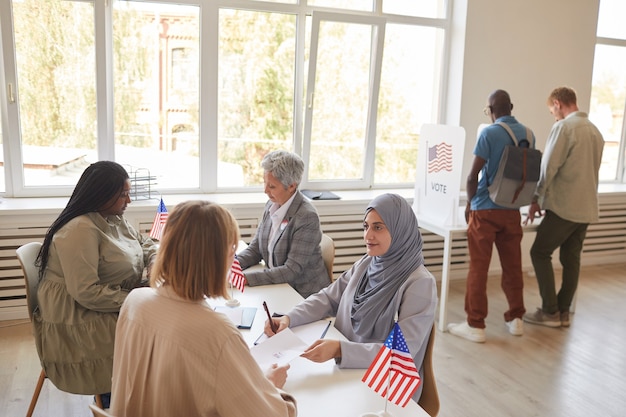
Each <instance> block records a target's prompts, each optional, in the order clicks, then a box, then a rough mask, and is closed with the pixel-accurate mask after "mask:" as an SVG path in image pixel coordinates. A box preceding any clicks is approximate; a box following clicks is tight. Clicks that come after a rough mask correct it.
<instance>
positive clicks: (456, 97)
mask: <svg viewBox="0 0 626 417" xmlns="http://www.w3.org/2000/svg"><path fill="white" fill-rule="evenodd" d="M454 7H455V13H453V18H454V21H453V26H452V42H453V43H452V51H453V54H454V55H453V56H452V57H451V58H450V77H457V79H456V80H452V82H450V87H449V88H448V90H447V97H448V101H449V103H448V107H447V109H446V115H447V117H446V121H445V123H446V124H450V125H460V126H463V127H464V128H465V131H466V134H467V141H468V142H467V146H466V153H465V160H464V164H463V166H464V170H463V172H464V174H463V188H464V183H465V178H466V177H467V173H468V172H469V169H470V165H471V162H472V158H473V155H472V152H473V144H474V140H475V136H476V130H477V128H478V126H479V124H480V123H488V122H489V119H488V118H487V117H486V116H485V115H484V114H483V113H482V109H483V108H484V107H485V104H486V101H487V96H488V95H489V94H490V93H491V92H492V91H493V90H495V89H499V88H501V89H504V90H506V91H508V92H509V94H510V95H511V101H512V102H513V105H514V108H513V115H514V116H515V117H516V118H517V119H518V120H519V121H520V122H521V123H524V124H526V125H528V127H530V128H531V129H532V130H533V131H534V132H535V135H536V137H537V148H539V149H541V150H543V149H544V147H545V141H546V138H547V136H548V133H549V132H550V128H551V126H552V124H553V123H554V119H553V118H552V116H551V115H550V113H549V112H548V109H547V106H546V99H547V97H548V95H549V94H550V91H551V90H552V89H553V88H555V87H558V86H561V85H567V86H569V87H572V88H574V89H575V90H576V92H577V93H578V104H579V107H580V109H581V110H582V111H588V110H589V102H590V95H591V78H592V69H593V55H594V49H595V39H596V25H597V20H598V8H599V0H454ZM464 9H467V19H466V20H465V21H463V20H462V19H460V18H459V15H462V14H463V13H459V11H462V10H464ZM463 29H465V31H466V32H465V35H466V36H465V38H464V39H463V36H462V34H461V31H462V30H463ZM457 30H458V31H457ZM460 42H463V44H460ZM459 76H460V77H462V80H458V77H459Z"/></svg>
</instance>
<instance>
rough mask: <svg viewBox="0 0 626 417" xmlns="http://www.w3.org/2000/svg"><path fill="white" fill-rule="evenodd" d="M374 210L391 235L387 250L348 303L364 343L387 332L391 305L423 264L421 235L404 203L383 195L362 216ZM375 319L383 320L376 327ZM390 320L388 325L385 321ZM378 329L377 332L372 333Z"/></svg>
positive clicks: (402, 199)
mask: <svg viewBox="0 0 626 417" xmlns="http://www.w3.org/2000/svg"><path fill="white" fill-rule="evenodd" d="M371 210H376V212H377V213H378V215H379V216H380V217H381V218H382V220H383V222H384V223H385V225H386V226H387V230H389V233H390V234H391V245H390V246H389V250H388V251H387V252H386V253H384V254H383V255H381V256H374V257H372V258H371V262H370V264H369V266H368V267H367V271H366V272H365V275H363V276H362V277H361V278H360V281H359V283H358V285H357V289H356V292H355V294H354V301H353V303H352V315H351V318H352V326H353V328H354V332H355V333H356V334H358V335H360V336H361V337H364V338H367V339H370V338H372V339H378V337H377V336H378V335H379V334H381V332H382V334H385V337H386V333H387V332H389V330H390V329H391V327H390V326H391V325H392V324H393V318H394V317H395V313H396V312H395V311H391V310H393V309H394V308H395V307H394V305H393V303H392V302H391V301H392V299H393V297H394V296H395V295H396V293H397V292H398V289H399V288H400V286H401V285H402V284H404V282H405V281H406V280H407V278H408V277H409V275H411V273H412V272H413V271H415V270H416V269H417V268H418V267H419V266H420V265H422V264H423V263H424V256H423V255H422V235H421V233H420V231H419V228H418V225H417V218H416V217H415V214H414V213H413V209H412V208H411V206H410V205H409V203H407V201H406V200H405V199H404V198H402V197H400V196H399V195H397V194H383V195H380V196H378V197H376V198H375V199H374V200H372V201H371V202H370V204H369V206H368V207H367V209H366V210H365V216H367V214H368V213H369V212H370V211H371ZM379 318H384V319H385V320H382V321H381V322H380V323H378V321H379V320H378V319H379ZM388 318H391V321H388ZM377 328H379V331H376V329H377Z"/></svg>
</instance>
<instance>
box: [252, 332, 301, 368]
mask: <svg viewBox="0 0 626 417" xmlns="http://www.w3.org/2000/svg"><path fill="white" fill-rule="evenodd" d="M308 346H309V345H307V344H306V343H305V342H304V341H303V340H302V339H300V338H299V337H298V336H296V334H295V333H294V332H292V331H291V329H285V330H283V331H281V332H279V333H277V334H275V335H274V336H272V337H270V338H268V339H267V340H266V341H264V342H263V343H259V344H258V345H255V346H252V347H251V348H250V353H251V354H252V357H253V358H254V360H256V362H257V363H258V364H259V366H260V367H261V369H263V370H264V371H265V370H267V369H268V368H269V367H270V366H272V365H273V364H278V365H279V366H280V365H285V364H287V363H289V362H291V360H292V359H294V358H297V357H298V356H300V355H301V354H302V353H303V352H304V351H305V349H306V348H307V347H308Z"/></svg>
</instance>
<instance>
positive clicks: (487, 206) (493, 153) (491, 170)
mask: <svg viewBox="0 0 626 417" xmlns="http://www.w3.org/2000/svg"><path fill="white" fill-rule="evenodd" d="M499 122H503V123H506V124H507V125H509V127H510V128H511V130H512V131H513V133H514V134H515V137H516V138H517V140H518V141H520V140H522V139H526V126H524V125H523V124H521V123H519V122H518V121H517V120H516V119H515V117H513V116H502V117H500V118H498V119H496V121H495V122H494V124H491V125H489V126H487V127H486V128H484V129H483V130H482V131H481V132H480V135H479V136H478V140H477V141H476V147H475V148H474V155H476V156H479V157H481V158H482V159H484V160H485V161H487V162H485V165H484V166H483V169H482V170H481V171H480V175H479V176H478V178H479V179H478V188H477V190H476V195H474V197H473V198H472V203H471V208H472V210H491V209H504V210H511V209H510V208H507V207H502V206H499V205H497V204H496V203H494V202H493V201H492V200H491V198H489V189H488V187H489V185H490V184H491V183H493V180H494V178H495V176H496V172H498V165H499V164H500V159H501V158H502V153H503V152H504V148H505V147H506V146H508V145H513V144H514V142H513V139H511V136H509V134H508V133H507V132H506V130H504V128H503V127H502V126H498V125H497V123H499ZM529 142H530V144H531V147H533V148H534V147H535V137H534V135H533V137H532V140H530V141H529Z"/></svg>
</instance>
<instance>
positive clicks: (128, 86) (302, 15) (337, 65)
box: [0, 0, 449, 196]
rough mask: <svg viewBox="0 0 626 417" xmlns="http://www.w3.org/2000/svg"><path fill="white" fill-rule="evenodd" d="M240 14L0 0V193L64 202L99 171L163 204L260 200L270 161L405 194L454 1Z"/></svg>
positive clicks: (196, 3)
mask: <svg viewBox="0 0 626 417" xmlns="http://www.w3.org/2000/svg"><path fill="white" fill-rule="evenodd" d="M233 3H235V2H231V1H229V0H158V1H157V0H154V1H148V0H134V1H133V0H111V1H108V2H104V1H96V0H19V1H16V0H0V25H1V26H0V27H1V28H2V31H1V32H0V33H1V35H2V43H1V44H2V46H3V49H2V58H3V59H2V61H0V63H1V64H2V67H0V71H2V75H3V77H0V78H5V80H4V81H5V82H4V84H5V85H6V86H8V87H7V88H10V89H11V94H3V95H2V97H1V98H0V100H4V102H3V105H4V106H6V107H7V108H8V109H9V111H8V112H6V114H7V115H8V117H7V118H6V119H5V120H6V121H8V123H6V124H5V126H4V129H3V130H2V132H4V133H5V135H4V137H2V136H0V145H3V146H4V147H5V149H7V145H8V149H11V152H8V153H7V152H4V153H0V156H1V159H0V162H2V164H3V167H6V170H8V171H9V172H8V173H4V169H3V170H2V171H0V180H1V181H2V184H0V192H3V193H5V194H6V195H9V196H44V195H69V193H70V192H71V190H72V189H73V186H74V184H75V183H76V181H77V179H78V176H79V175H80V174H81V173H82V171H83V170H84V168H85V167H86V166H87V165H88V164H89V163H91V162H94V161H97V160H102V159H113V160H116V161H118V162H120V163H121V164H123V165H125V166H126V167H127V168H128V170H129V171H130V172H131V176H132V175H135V176H139V177H142V178H143V177H145V176H148V175H149V176H150V177H151V178H153V182H154V183H156V184H155V188H156V189H158V191H160V192H168V193H173V192H216V191H245V190H254V191H258V190H259V189H260V187H261V185H262V180H263V179H262V170H261V167H260V162H261V159H262V158H263V156H264V155H265V154H266V153H267V152H269V151H271V150H275V149H287V150H292V151H294V152H297V153H299V154H300V155H302V156H303V158H304V159H305V164H306V174H305V182H304V183H303V187H311V188H313V187H316V188H319V189H335V190H338V189H359V188H371V187H391V186H394V187H398V186H399V187H404V186H405V187H412V184H411V183H412V182H413V180H414V176H415V174H414V173H415V163H416V161H417V147H418V146H417V145H418V139H419V138H418V135H419V131H420V129H421V126H422V125H423V124H424V123H437V122H438V121H439V114H438V109H439V108H442V106H441V103H439V97H440V96H441V94H440V92H441V91H440V89H441V84H442V74H443V73H444V71H443V69H442V62H443V61H444V57H445V51H444V45H445V44H446V42H445V37H446V35H447V33H446V29H445V28H446V27H448V21H447V16H448V14H449V13H448V11H447V10H446V7H445V5H446V4H447V3H448V2H447V1H445V0H420V1H419V2H406V1H399V0H378V1H374V0H300V1H295V0H289V1H287V0H280V1H279V0H273V1H256V0H238V1H237V2H236V6H233V5H231V4H233ZM10 96H11V97H13V98H14V102H9V98H10ZM11 106H15V109H16V110H15V111H12V107H11ZM7 133H8V134H7ZM0 134H1V133H0ZM2 140H4V141H5V142H7V141H9V143H5V144H2ZM5 153H7V154H5ZM3 173H4V174H6V175H2V174H3ZM9 174H10V175H9ZM5 185H6V188H5ZM5 190H6V192H5Z"/></svg>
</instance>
